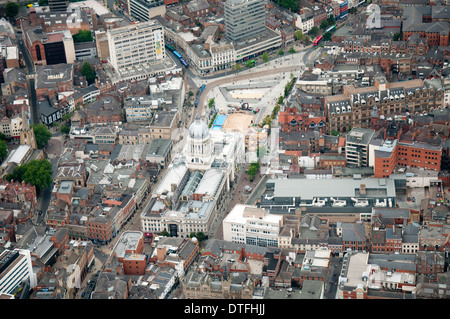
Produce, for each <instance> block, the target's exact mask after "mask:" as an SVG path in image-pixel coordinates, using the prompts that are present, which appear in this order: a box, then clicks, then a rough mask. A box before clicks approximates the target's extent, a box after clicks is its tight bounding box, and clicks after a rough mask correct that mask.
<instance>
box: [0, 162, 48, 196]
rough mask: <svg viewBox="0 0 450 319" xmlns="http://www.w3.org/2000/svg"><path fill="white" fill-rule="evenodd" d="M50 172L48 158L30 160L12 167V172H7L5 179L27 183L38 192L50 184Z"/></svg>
mask: <svg viewBox="0 0 450 319" xmlns="http://www.w3.org/2000/svg"><path fill="white" fill-rule="evenodd" d="M52 174H53V170H52V164H51V163H50V162H49V161H48V160H46V159H41V160H31V161H29V162H28V163H25V164H22V165H20V166H16V167H14V170H13V172H12V173H11V174H7V175H6V176H5V179H6V180H8V181H11V180H12V179H13V180H15V181H18V182H22V181H23V182H25V183H29V184H31V185H33V186H35V187H36V190H37V191H38V192H40V191H42V190H44V189H45V188H47V187H49V186H50V185H51V184H52V181H53V178H52Z"/></svg>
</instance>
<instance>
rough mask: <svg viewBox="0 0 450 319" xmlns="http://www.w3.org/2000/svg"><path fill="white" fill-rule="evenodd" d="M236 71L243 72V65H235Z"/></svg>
mask: <svg viewBox="0 0 450 319" xmlns="http://www.w3.org/2000/svg"><path fill="white" fill-rule="evenodd" d="M234 69H235V70H236V71H240V70H242V67H241V65H240V64H239V63H236V64H235V65H234Z"/></svg>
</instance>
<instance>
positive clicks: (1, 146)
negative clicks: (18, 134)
mask: <svg viewBox="0 0 450 319" xmlns="http://www.w3.org/2000/svg"><path fill="white" fill-rule="evenodd" d="M6 155H8V145H6V142H5V141H4V140H0V159H1V160H2V161H3V159H4V158H5V157H6Z"/></svg>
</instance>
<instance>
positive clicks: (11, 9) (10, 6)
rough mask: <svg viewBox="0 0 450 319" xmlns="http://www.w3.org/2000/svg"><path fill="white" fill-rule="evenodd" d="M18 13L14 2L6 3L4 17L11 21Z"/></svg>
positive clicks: (17, 6) (17, 7)
mask: <svg viewBox="0 0 450 319" xmlns="http://www.w3.org/2000/svg"><path fill="white" fill-rule="evenodd" d="M18 13H19V5H18V4H17V3H14V2H8V3H7V4H6V7H5V16H7V17H8V18H10V19H13V18H14V17H15V16H16V15H17V14H18Z"/></svg>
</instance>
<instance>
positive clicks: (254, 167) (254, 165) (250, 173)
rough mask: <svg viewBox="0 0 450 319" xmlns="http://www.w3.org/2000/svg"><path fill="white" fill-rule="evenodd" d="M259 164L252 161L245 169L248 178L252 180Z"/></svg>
mask: <svg viewBox="0 0 450 319" xmlns="http://www.w3.org/2000/svg"><path fill="white" fill-rule="evenodd" d="M259 167H260V164H259V163H258V162H253V163H251V164H250V167H249V168H248V170H247V174H248V176H249V177H250V180H251V181H253V178H255V175H256V174H257V173H258V170H259Z"/></svg>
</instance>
